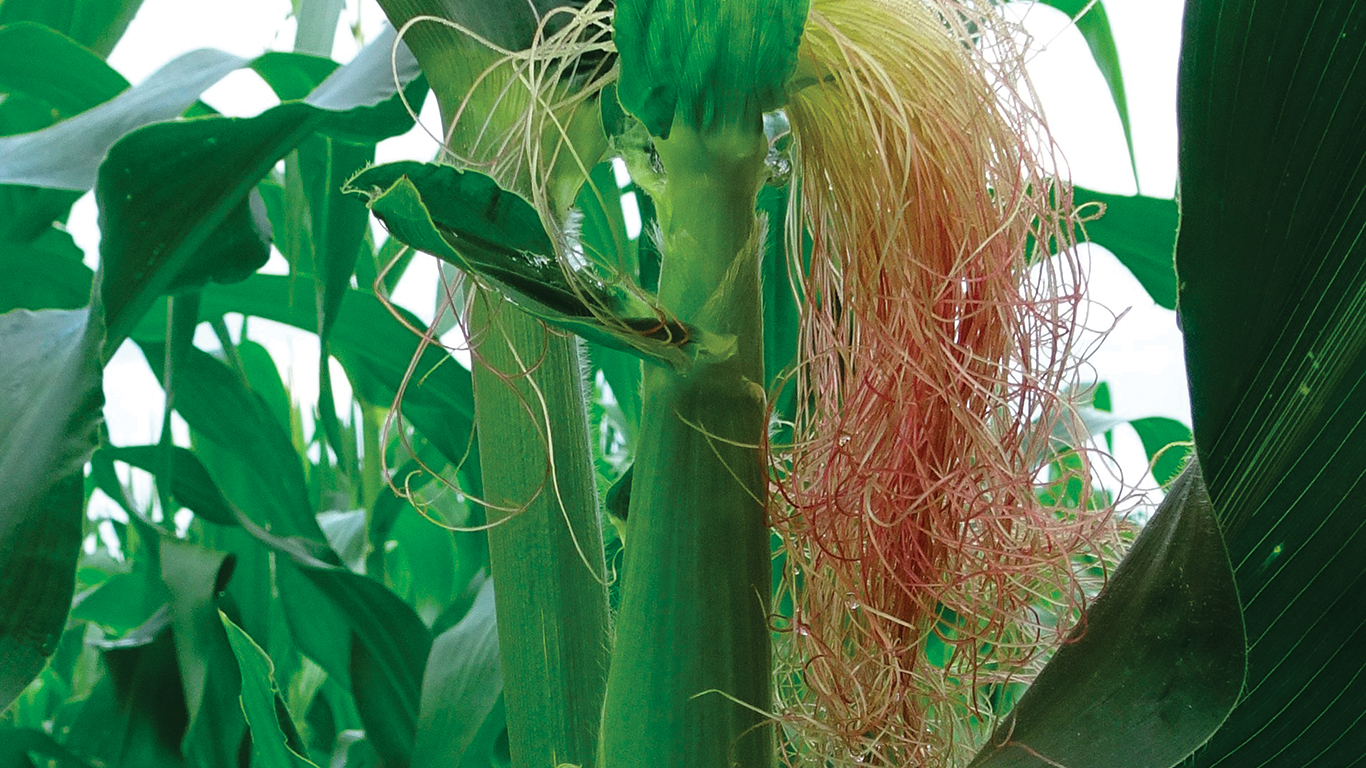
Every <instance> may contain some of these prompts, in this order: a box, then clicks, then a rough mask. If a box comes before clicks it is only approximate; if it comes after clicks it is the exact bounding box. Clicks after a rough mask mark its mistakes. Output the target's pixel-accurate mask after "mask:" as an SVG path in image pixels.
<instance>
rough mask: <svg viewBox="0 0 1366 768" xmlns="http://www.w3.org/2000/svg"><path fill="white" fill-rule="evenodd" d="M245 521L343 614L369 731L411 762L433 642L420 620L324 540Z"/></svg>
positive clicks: (378, 745)
mask: <svg viewBox="0 0 1366 768" xmlns="http://www.w3.org/2000/svg"><path fill="white" fill-rule="evenodd" d="M240 522H241V523H242V525H243V527H244V528H246V529H247V530H248V531H249V532H250V533H251V534H252V535H253V536H255V537H256V538H257V539H258V540H260V541H261V542H263V543H265V544H266V545H268V546H270V547H271V548H272V549H274V550H275V551H276V552H278V553H280V554H282V555H285V556H286V558H287V559H281V560H277V563H279V566H280V568H281V570H282V572H283V571H284V570H287V569H296V572H297V574H300V575H302V576H303V577H304V579H306V580H307V581H308V582H309V583H311V584H312V585H313V586H314V587H316V589H317V591H318V592H319V593H321V594H322V595H323V596H324V597H325V599H326V600H327V601H328V602H329V603H330V605H331V607H332V608H333V609H334V612H330V613H333V615H340V616H341V617H342V618H343V620H344V622H345V625H346V626H347V627H348V628H349V630H350V635H351V643H350V651H351V660H350V670H349V671H350V678H351V686H352V692H353V693H354V694H355V697H356V705H357V708H358V709H359V711H360V715H361V719H362V720H363V721H364V723H365V730H366V734H367V737H368V738H369V739H370V741H371V742H372V743H373V744H374V747H375V750H376V751H377V752H378V753H379V754H380V755H381V756H382V757H383V758H384V759H385V761H386V762H387V763H390V764H392V765H395V766H399V767H400V768H401V767H402V766H407V765H408V762H409V760H410V759H411V757H412V749H413V740H414V738H415V734H416V731H417V714H418V704H419V701H420V696H421V686H422V671H423V667H424V666H425V664H426V662H427V656H428V654H429V653H430V652H431V643H432V641H431V636H430V635H429V634H428V633H427V628H426V627H425V626H424V625H423V624H422V620H421V619H419V618H418V617H417V614H415V613H413V610H412V609H411V608H409V607H408V606H407V605H405V604H404V602H403V601H402V600H400V599H399V598H398V597H397V596H396V595H394V593H393V592H390V591H389V590H387V589H385V588H384V587H383V586H381V585H380V584H379V583H377V582H375V581H374V580H372V579H369V578H366V577H365V576H360V575H358V574H355V573H351V572H350V571H348V570H346V569H345V568H342V567H341V566H340V565H338V564H336V562H335V560H336V556H335V554H333V553H332V552H331V550H329V549H327V548H326V547H325V546H323V545H319V544H316V543H314V542H310V541H307V540H304V539H297V538H290V537H282V536H277V535H275V534H273V533H271V532H270V531H267V530H265V529H263V528H261V527H260V526H258V525H256V524H255V523H253V522H252V521H251V520H249V519H247V518H245V517H243V518H241V519H240ZM324 558H328V559H324ZM329 560H330V561H329ZM300 618H301V619H302V618H303V617H300ZM305 651H306V652H307V649H305ZM320 663H321V662H320Z"/></svg>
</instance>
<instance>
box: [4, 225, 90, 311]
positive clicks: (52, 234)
mask: <svg viewBox="0 0 1366 768" xmlns="http://www.w3.org/2000/svg"><path fill="white" fill-rule="evenodd" d="M81 257H82V254H81V249H80V248H78V247H77V246H76V243H75V242H73V241H72V240H71V236H70V235H68V234H66V233H65V232H58V231H57V230H55V229H49V232H48V234H46V235H44V236H43V237H40V238H38V239H36V240H32V241H29V242H12V241H11V242H0V274H3V275H5V279H4V280H0V313H5V312H8V311H10V310H12V309H80V308H81V307H84V306H85V305H86V304H88V303H89V302H90V285H91V282H92V280H93V278H94V273H92V272H91V271H90V268H89V267H87V266H85V264H83V263H81Z"/></svg>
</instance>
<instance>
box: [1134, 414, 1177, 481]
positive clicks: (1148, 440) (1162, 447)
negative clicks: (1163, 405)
mask: <svg viewBox="0 0 1366 768" xmlns="http://www.w3.org/2000/svg"><path fill="white" fill-rule="evenodd" d="M1129 425H1130V426H1132V427H1133V428H1134V431H1135V432H1137V433H1138V439H1139V440H1142V441H1143V452H1144V453H1146V454H1148V462H1149V463H1150V464H1152V467H1153V479H1154V480H1156V481H1157V482H1158V484H1160V485H1161V486H1162V487H1164V488H1165V487H1166V486H1167V485H1168V484H1169V483H1171V482H1172V481H1173V480H1175V479H1176V477H1177V475H1179V474H1181V470H1182V469H1183V468H1184V467H1185V465H1186V459H1187V458H1188V457H1189V456H1190V446H1189V445H1182V443H1189V442H1190V440H1191V431H1190V427H1187V426H1186V425H1185V424H1182V423H1181V422H1179V421H1177V420H1175V419H1166V418H1162V417H1161V416H1150V417H1148V418H1146V419H1134V420H1133V421H1130V422H1129Z"/></svg>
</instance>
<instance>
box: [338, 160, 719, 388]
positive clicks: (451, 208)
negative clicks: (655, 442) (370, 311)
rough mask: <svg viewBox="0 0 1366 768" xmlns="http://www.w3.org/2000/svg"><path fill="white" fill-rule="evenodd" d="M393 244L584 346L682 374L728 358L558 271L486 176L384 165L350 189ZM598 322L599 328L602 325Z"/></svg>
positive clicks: (621, 292)
mask: <svg viewBox="0 0 1366 768" xmlns="http://www.w3.org/2000/svg"><path fill="white" fill-rule="evenodd" d="M349 189H350V190H351V191H354V192H357V193H360V194H364V195H365V196H366V197H368V198H369V202H370V209H371V210H372V211H374V212H375V215H376V216H378V217H379V218H380V219H381V220H382V221H384V223H385V225H386V226H387V227H388V228H389V232H390V234H391V235H393V236H394V237H397V238H399V239H400V240H402V241H403V242H405V243H407V244H408V245H411V246H412V247H414V248H417V249H418V250H421V251H425V252H427V253H430V254H432V255H434V256H437V257H438V258H441V259H442V260H444V261H447V262H449V263H451V264H454V265H456V266H458V267H460V268H461V269H465V270H467V271H470V272H473V273H475V274H477V275H479V276H480V277H481V278H483V279H484V280H486V281H488V282H489V283H491V284H492V285H493V286H494V287H496V288H497V289H498V290H499V291H500V292H501V293H502V294H503V295H504V296H506V297H507V298H508V299H510V300H511V301H512V302H513V303H514V304H516V305H517V306H518V307H519V308H520V309H522V310H523V311H525V312H527V313H529V314H531V315H533V316H535V317H538V318H540V319H541V320H544V321H546V322H549V323H553V324H555V325H559V326H561V327H564V328H566V329H568V330H571V331H573V332H575V333H577V334H579V335H581V336H583V337H584V338H586V339H589V340H590V341H595V342H597V343H599V344H605V345H607V346H610V347H614V348H617V349H622V350H625V351H629V352H633V353H634V354H637V355H640V356H641V357H644V358H646V359H649V360H656V361H660V362H665V363H667V364H669V365H672V366H675V367H677V368H686V367H687V366H688V365H690V363H691V357H692V356H694V355H716V356H719V357H725V356H726V355H728V354H730V353H731V352H732V351H733V348H734V339H733V338H731V337H718V336H716V335H714V334H705V333H703V332H702V331H699V330H698V329H690V328H684V327H683V326H681V325H679V324H678V323H677V322H675V321H671V320H667V319H662V318H665V317H666V316H665V315H664V313H663V312H662V311H661V310H659V309H657V308H653V307H651V306H649V305H648V304H646V303H645V301H644V300H643V299H641V298H640V296H638V295H637V294H636V293H632V292H631V291H629V290H628V289H627V288H626V287H625V286H623V285H622V284H621V283H620V281H617V282H612V283H607V282H601V281H599V280H597V279H596V278H594V277H593V276H591V275H589V274H586V273H585V272H583V271H580V272H579V273H578V275H579V279H577V280H576V281H575V282H574V283H571V282H570V280H569V279H568V278H567V277H566V276H565V274H564V272H563V271H561V269H560V266H559V262H558V259H557V258H556V255H555V249H554V246H553V245H552V244H551V241H550V236H549V235H547V234H546V231H545V229H544V228H543V227H542V226H541V223H540V217H539V215H538V214H537V213H536V210H535V209H534V208H532V207H531V204H530V203H527V202H526V201H525V200H523V199H522V198H520V197H518V196H517V195H515V194H513V193H511V192H506V191H504V190H502V189H499V188H498V185H497V184H495V183H494V182H493V180H492V179H490V178H489V177H487V176H484V175H482V174H479V173H475V172H473V171H459V170H456V169H455V168H452V167H450V166H444V165H435V164H423V163H412V162H402V163H390V164H388V165H384V166H379V167H375V168H370V169H368V170H366V171H365V172H363V173H361V174H360V175H359V176H357V177H356V178H354V179H352V180H351V183H350V185H349ZM604 318H605V319H604Z"/></svg>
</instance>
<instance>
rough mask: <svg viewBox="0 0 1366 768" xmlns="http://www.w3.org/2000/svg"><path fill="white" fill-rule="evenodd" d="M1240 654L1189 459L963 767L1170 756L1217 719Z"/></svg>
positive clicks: (1212, 532) (1202, 494)
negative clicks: (1075, 623) (1082, 612)
mask: <svg viewBox="0 0 1366 768" xmlns="http://www.w3.org/2000/svg"><path fill="white" fill-rule="evenodd" d="M1245 663H1246V656H1245V647H1244V642H1243V627H1242V619H1241V617H1240V616H1239V604H1238V592H1237V591H1236V589H1235V588H1234V583H1233V573H1232V570H1231V568H1230V565H1229V561H1228V555H1227V552H1226V550H1225V548H1224V543H1223V539H1222V538H1221V536H1220V532H1219V526H1218V522H1217V520H1216V518H1215V513H1214V508H1213V507H1212V506H1211V505H1210V501H1209V496H1208V494H1207V493H1206V491H1205V487H1204V483H1203V482H1202V480H1201V477H1200V473H1199V469H1198V467H1196V466H1195V465H1194V464H1192V466H1191V469H1189V470H1187V472H1186V473H1185V474H1183V475H1182V476H1181V478H1180V479H1178V480H1177V481H1176V484H1175V485H1173V486H1172V489H1171V492H1170V493H1169V494H1168V495H1167V498H1166V499H1165V500H1164V501H1163V503H1162V507H1161V508H1160V509H1159V511H1158V513H1157V516H1156V517H1155V518H1153V520H1152V521H1151V522H1150V523H1148V525H1147V527H1145V528H1144V529H1143V532H1142V533H1141V534H1139V537H1138V540H1137V541H1135V542H1134V546H1133V549H1131V550H1130V551H1129V554H1128V555H1127V556H1126V557H1125V559H1124V561H1123V562H1122V563H1121V564H1120V566H1119V568H1118V569H1116V571H1115V573H1114V575H1113V576H1112V577H1111V578H1110V582H1109V583H1108V584H1107V585H1106V587H1105V589H1104V591H1102V592H1101V594H1100V597H1098V598H1097V599H1096V602H1095V603H1093V604H1092V605H1091V607H1090V609H1089V610H1088V611H1087V613H1086V619H1085V621H1084V622H1083V623H1082V624H1081V626H1080V627H1078V629H1077V631H1076V632H1074V633H1073V635H1072V638H1071V640H1070V642H1069V643H1067V644H1066V645H1064V646H1062V648H1060V649H1058V652H1057V654H1056V655H1055V656H1054V657H1053V658H1052V659H1051V660H1050V661H1049V663H1048V666H1047V667H1046V668H1045V669H1044V671H1043V672H1042V673H1041V674H1040V675H1039V677H1038V679H1037V680H1036V681H1035V682H1034V683H1033V684H1032V685H1031V686H1030V687H1029V689H1028V690H1027V691H1026V692H1025V694H1024V696H1023V697H1022V698H1021V699H1020V701H1019V702H1018V703H1017V704H1016V705H1015V707H1014V709H1012V710H1011V712H1010V714H1009V715H1008V716H1007V717H1006V718H1005V720H1003V721H1002V722H1001V723H1000V725H999V726H997V728H996V731H995V733H994V734H993V735H992V737H991V739H990V740H989V741H988V743H987V745H986V746H985V747H984V748H983V749H982V751H981V752H980V753H979V754H978V755H977V757H976V758H975V759H974V760H973V761H972V763H971V766H970V768H1016V767H1018V768H1036V767H1038V768H1042V767H1043V766H1046V765H1054V766H1056V765H1066V766H1068V768H1113V767H1114V766H1118V765H1123V766H1125V767H1126V768H1168V767H1169V766H1172V765H1175V764H1177V763H1178V762H1179V761H1180V760H1181V759H1182V758H1184V757H1185V756H1186V755H1188V754H1190V753H1191V752H1192V751H1193V750H1194V749H1196V748H1197V747H1199V746H1200V745H1201V744H1202V743H1204V741H1205V740H1206V739H1207V738H1209V735H1210V734H1211V733H1213V732H1214V730H1215V729H1216V728H1218V727H1219V724H1220V723H1221V722H1223V720H1224V718H1225V717H1226V716H1227V715H1228V712H1229V710H1230V709H1232V708H1233V705H1234V702H1236V701H1237V699H1238V694H1239V691H1240V690H1241V688H1242V684H1243V673H1244V671H1245Z"/></svg>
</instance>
